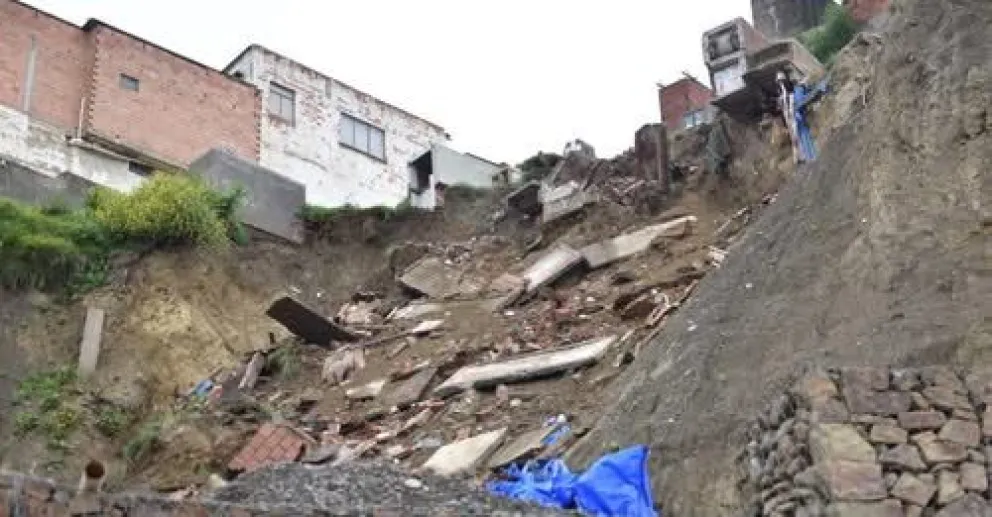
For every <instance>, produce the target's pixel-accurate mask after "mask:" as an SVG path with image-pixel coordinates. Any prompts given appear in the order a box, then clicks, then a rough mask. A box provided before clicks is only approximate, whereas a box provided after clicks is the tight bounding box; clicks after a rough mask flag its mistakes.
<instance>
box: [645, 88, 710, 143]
mask: <svg viewBox="0 0 992 517" xmlns="http://www.w3.org/2000/svg"><path fill="white" fill-rule="evenodd" d="M712 99H713V91H712V90H710V89H709V88H707V87H706V86H705V85H703V84H700V83H699V82H698V81H694V80H692V79H689V78H683V79H680V80H678V81H675V82H674V83H672V84H670V85H668V86H665V87H664V88H661V89H659V90H658V102H659V104H660V105H661V120H662V122H663V123H664V124H665V127H666V128H668V130H669V131H678V130H680V129H686V125H685V115H686V114H687V113H690V112H693V111H697V110H698V111H701V112H702V113H703V115H704V119H705V118H706V115H707V114H708V113H709V111H708V110H707V107H708V106H709V104H710V100H712ZM704 121H707V120H704Z"/></svg>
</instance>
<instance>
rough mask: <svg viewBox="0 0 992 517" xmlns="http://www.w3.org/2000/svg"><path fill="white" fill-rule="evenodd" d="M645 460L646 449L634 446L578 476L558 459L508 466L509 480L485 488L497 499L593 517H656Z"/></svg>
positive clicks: (600, 461)
mask: <svg viewBox="0 0 992 517" xmlns="http://www.w3.org/2000/svg"><path fill="white" fill-rule="evenodd" d="M647 461H648V448H647V447H645V446H643V445H638V446H634V447H630V448H627V449H624V450H622V451H619V452H615V453H613V454H608V455H606V456H603V457H602V458H600V459H599V460H597V461H596V462H595V463H593V464H592V466H590V467H589V469H588V470H586V471H585V472H584V473H582V474H575V473H573V472H571V471H570V470H568V467H567V466H566V465H565V463H564V462H563V461H561V460H560V459H552V460H546V461H543V462H530V463H527V464H526V465H524V466H523V467H520V466H517V465H511V466H509V467H507V469H506V470H505V471H504V472H503V473H504V475H506V476H507V477H508V478H509V479H507V480H505V481H492V482H490V483H488V484H487V485H486V488H487V489H488V490H489V492H490V493H492V494H495V495H497V496H501V497H508V498H511V499H518V500H521V501H528V502H532V503H536V504H539V505H542V506H548V507H553V508H562V509H569V510H571V509H578V510H579V511H581V512H582V513H584V514H586V515H590V516H595V517H611V516H623V517H658V513H657V512H656V511H655V509H654V502H653V500H652V498H651V483H650V481H649V476H648V467H647Z"/></svg>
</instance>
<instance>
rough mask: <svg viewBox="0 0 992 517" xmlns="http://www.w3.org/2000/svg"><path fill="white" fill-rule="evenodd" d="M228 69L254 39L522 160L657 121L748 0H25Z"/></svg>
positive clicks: (469, 143) (628, 135)
mask: <svg viewBox="0 0 992 517" xmlns="http://www.w3.org/2000/svg"><path fill="white" fill-rule="evenodd" d="M27 2H28V3H30V4H31V5H34V6H36V7H39V8H41V9H43V10H45V11H48V12H50V13H52V14H54V15H56V16H60V17H62V18H65V19H68V20H69V21H71V22H74V23H77V24H82V23H83V22H85V21H86V19H88V18H98V19H100V20H103V21H105V22H107V23H109V24H111V25H115V26H117V27H120V28H121V29H124V30H126V31H128V32H131V33H134V34H136V35H138V36H141V37H143V38H145V39H147V40H149V41H152V42H154V43H156V44H158V45H161V46H164V47H166V48H169V49H171V50H173V51H176V52H178V53H180V54H183V55H186V56H189V57H191V58H193V59H195V60H197V61H200V62H202V63H205V64H207V65H210V66H213V67H216V68H222V67H223V66H225V65H226V64H227V63H228V62H229V61H230V60H232V59H233V58H234V57H235V56H236V55H237V54H238V53H239V52H240V51H241V50H242V49H244V47H246V46H248V44H249V43H258V44H261V45H263V46H266V47H269V48H271V49H272V50H275V51H277V52H279V53H282V54H284V55H286V56H289V57H291V58H293V59H295V60H297V61H300V62H302V63H304V64H306V65H308V66H310V67H312V68H315V69H317V70H320V71H321V72H323V73H325V74H327V75H329V76H331V77H335V78H337V79H340V80H342V81H344V82H346V83H349V84H351V85H354V86H356V87H358V88H361V89H363V90H365V91H367V92H368V93H371V94H372V95H375V96H376V97H379V98H381V99H383V100H385V101H387V102H390V103H392V104H395V105H397V106H401V107H403V108H404V109H407V110H408V111H411V112H413V113H415V114H417V115H420V116H422V117H424V118H426V119H428V120H431V121H432V122H435V123H438V124H440V125H442V126H444V127H445V128H446V129H447V130H448V132H449V133H451V135H452V139H453V141H452V144H453V146H454V147H457V148H458V149H460V150H463V151H469V152H473V153H476V154H479V155H481V156H483V157H486V158H489V159H491V160H493V161H507V162H511V163H517V162H519V161H521V160H522V159H524V158H526V157H528V156H530V155H532V154H534V153H535V152H537V151H538V150H544V151H555V152H560V151H561V149H562V147H563V146H564V144H565V143H566V142H567V141H568V140H570V139H573V138H582V139H583V140H585V141H587V142H589V143H590V144H592V145H593V146H594V147H596V152H597V154H598V155H600V156H606V157H609V156H613V155H615V154H617V153H619V152H621V151H623V150H624V149H627V148H628V147H630V146H632V145H633V139H634V131H636V130H637V128H639V127H640V126H641V125H642V124H645V123H648V122H657V121H658V120H659V119H660V115H659V108H658V96H657V93H656V87H655V83H656V82H658V81H663V82H671V81H674V80H676V79H678V78H679V77H681V71H682V70H686V71H689V72H690V73H693V74H695V75H696V76H697V77H699V78H700V79H701V80H703V81H704V82H706V80H705V77H706V75H705V68H704V66H703V63H702V48H701V43H700V38H701V35H702V33H703V31H705V30H708V29H710V28H712V27H714V26H716V25H718V24H720V23H722V22H724V21H727V20H729V19H731V18H734V17H737V16H743V17H744V18H746V19H748V20H750V19H751V16H750V1H749V0H684V1H683V0H678V1H677V0H611V1H603V0H599V1H593V0H587V1H585V2H575V1H565V0H526V1H525V0H499V1H485V2H483V1H480V0H350V1H342V0H279V1H268V2H261V1H252V0H247V1H244V0H241V1H235V0H169V1H152V0H27Z"/></svg>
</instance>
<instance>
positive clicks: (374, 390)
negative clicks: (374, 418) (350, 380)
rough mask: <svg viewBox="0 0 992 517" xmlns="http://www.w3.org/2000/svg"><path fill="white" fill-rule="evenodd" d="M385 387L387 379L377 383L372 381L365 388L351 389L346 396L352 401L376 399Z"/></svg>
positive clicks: (346, 392) (345, 393)
mask: <svg viewBox="0 0 992 517" xmlns="http://www.w3.org/2000/svg"><path fill="white" fill-rule="evenodd" d="M385 387H386V379H380V380H377V381H372V382H370V383H368V384H366V385H364V386H358V387H355V388H350V389H348V390H347V391H345V392H344V396H345V397H348V398H350V399H352V400H368V399H374V398H376V397H378V396H379V394H380V393H382V389H383V388H385Z"/></svg>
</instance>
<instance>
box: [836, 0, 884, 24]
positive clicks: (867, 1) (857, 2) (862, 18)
mask: <svg viewBox="0 0 992 517" xmlns="http://www.w3.org/2000/svg"><path fill="white" fill-rule="evenodd" d="M846 3H847V8H848V9H850V10H851V15H852V16H853V17H854V19H855V20H857V21H858V22H859V23H864V22H867V21H868V20H870V19H872V18H874V17H875V16H877V15H879V14H881V13H882V11H884V10H885V9H887V8H888V7H889V0H848V2H846Z"/></svg>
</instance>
